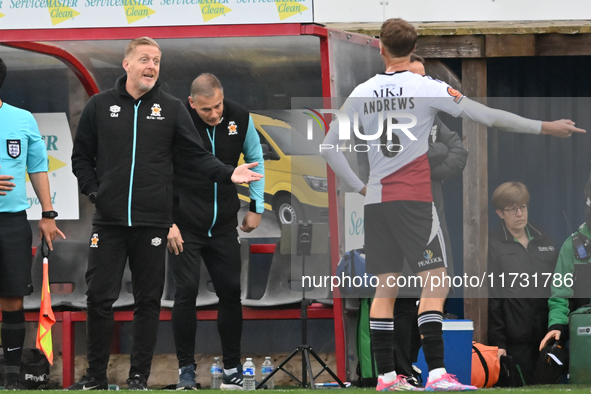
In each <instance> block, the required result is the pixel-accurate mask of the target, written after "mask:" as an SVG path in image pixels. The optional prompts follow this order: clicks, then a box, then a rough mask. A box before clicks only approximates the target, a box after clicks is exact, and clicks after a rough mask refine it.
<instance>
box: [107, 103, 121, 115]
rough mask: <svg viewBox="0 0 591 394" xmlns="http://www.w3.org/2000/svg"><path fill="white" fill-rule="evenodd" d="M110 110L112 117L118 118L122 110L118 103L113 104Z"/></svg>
mask: <svg viewBox="0 0 591 394" xmlns="http://www.w3.org/2000/svg"><path fill="white" fill-rule="evenodd" d="M109 111H111V118H118V117H119V112H121V107H120V106H118V105H111V106H110V107H109Z"/></svg>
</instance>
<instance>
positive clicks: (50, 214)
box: [41, 211, 57, 219]
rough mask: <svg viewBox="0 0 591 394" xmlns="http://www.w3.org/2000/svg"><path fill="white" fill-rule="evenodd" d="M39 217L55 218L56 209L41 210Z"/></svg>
mask: <svg viewBox="0 0 591 394" xmlns="http://www.w3.org/2000/svg"><path fill="white" fill-rule="evenodd" d="M41 217H42V218H45V219H55V218H56V217H57V212H56V211H43V212H41Z"/></svg>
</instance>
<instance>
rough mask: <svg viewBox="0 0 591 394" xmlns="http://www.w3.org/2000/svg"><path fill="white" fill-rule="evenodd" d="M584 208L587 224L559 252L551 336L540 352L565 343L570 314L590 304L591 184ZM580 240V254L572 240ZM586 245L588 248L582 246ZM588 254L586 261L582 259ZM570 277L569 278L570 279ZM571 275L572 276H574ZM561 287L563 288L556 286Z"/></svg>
mask: <svg viewBox="0 0 591 394" xmlns="http://www.w3.org/2000/svg"><path fill="white" fill-rule="evenodd" d="M585 204H586V206H587V208H586V210H585V214H586V216H587V221H586V222H585V223H583V224H581V226H580V227H579V228H578V229H577V231H575V233H574V234H573V235H571V236H570V237H568V238H567V239H566V241H564V243H563V244H562V247H561V248H560V254H559V255H558V262H557V263H556V269H555V270H554V273H555V275H557V278H560V280H559V281H556V283H555V282H554V281H553V282H552V294H551V298H550V299H549V300H548V309H549V313H548V333H547V334H546V336H545V337H544V339H542V341H541V343H540V350H542V349H543V348H544V347H546V346H548V345H551V344H552V342H553V341H561V342H562V343H566V341H567V340H568V337H569V330H568V317H569V315H570V313H571V312H573V311H575V310H577V309H578V308H580V307H582V306H583V305H587V304H589V303H590V302H591V298H590V295H591V294H590V292H591V287H590V286H589V282H590V279H591V278H590V275H589V274H590V271H591V270H590V268H591V265H590V263H591V257H590V256H591V247H589V245H591V240H590V239H591V227H590V223H591V180H590V181H588V182H587V184H586V185H585ZM574 237H577V238H578V240H579V242H581V244H579V245H580V246H579V248H581V247H582V248H583V250H579V251H577V250H576V249H575V247H574V244H573V238H574ZM583 244H585V245H586V246H583ZM584 253H586V254H587V256H586V257H584V256H581V254H583V255H584ZM567 274H570V275H567ZM571 275H572V276H571ZM566 278H571V279H573V283H572V285H571V286H568V285H567V284H568V283H569V281H568V280H565V279H566ZM557 283H559V284H560V285H561V286H555V284H557Z"/></svg>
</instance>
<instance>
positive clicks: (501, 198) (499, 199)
mask: <svg viewBox="0 0 591 394" xmlns="http://www.w3.org/2000/svg"><path fill="white" fill-rule="evenodd" d="M529 199H530V196H529V190H527V186H525V185H524V184H523V183H521V182H505V183H503V184H502V185H500V186H499V187H497V188H496V189H495V191H494V193H493V195H492V197H491V201H492V204H493V206H494V207H495V209H501V210H502V209H505V208H506V207H512V206H517V205H523V204H528V203H529Z"/></svg>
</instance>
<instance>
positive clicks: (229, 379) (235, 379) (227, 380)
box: [220, 364, 244, 390]
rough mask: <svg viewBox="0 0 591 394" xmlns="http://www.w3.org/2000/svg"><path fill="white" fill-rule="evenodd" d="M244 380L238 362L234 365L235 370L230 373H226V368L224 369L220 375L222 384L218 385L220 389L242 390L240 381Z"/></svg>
mask: <svg viewBox="0 0 591 394" xmlns="http://www.w3.org/2000/svg"><path fill="white" fill-rule="evenodd" d="M243 381H244V374H243V372H242V365H241V364H238V366H237V367H236V372H234V373H233V374H231V375H226V370H224V375H223V377H222V384H221V385H220V389H222V390H242V382H243Z"/></svg>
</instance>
